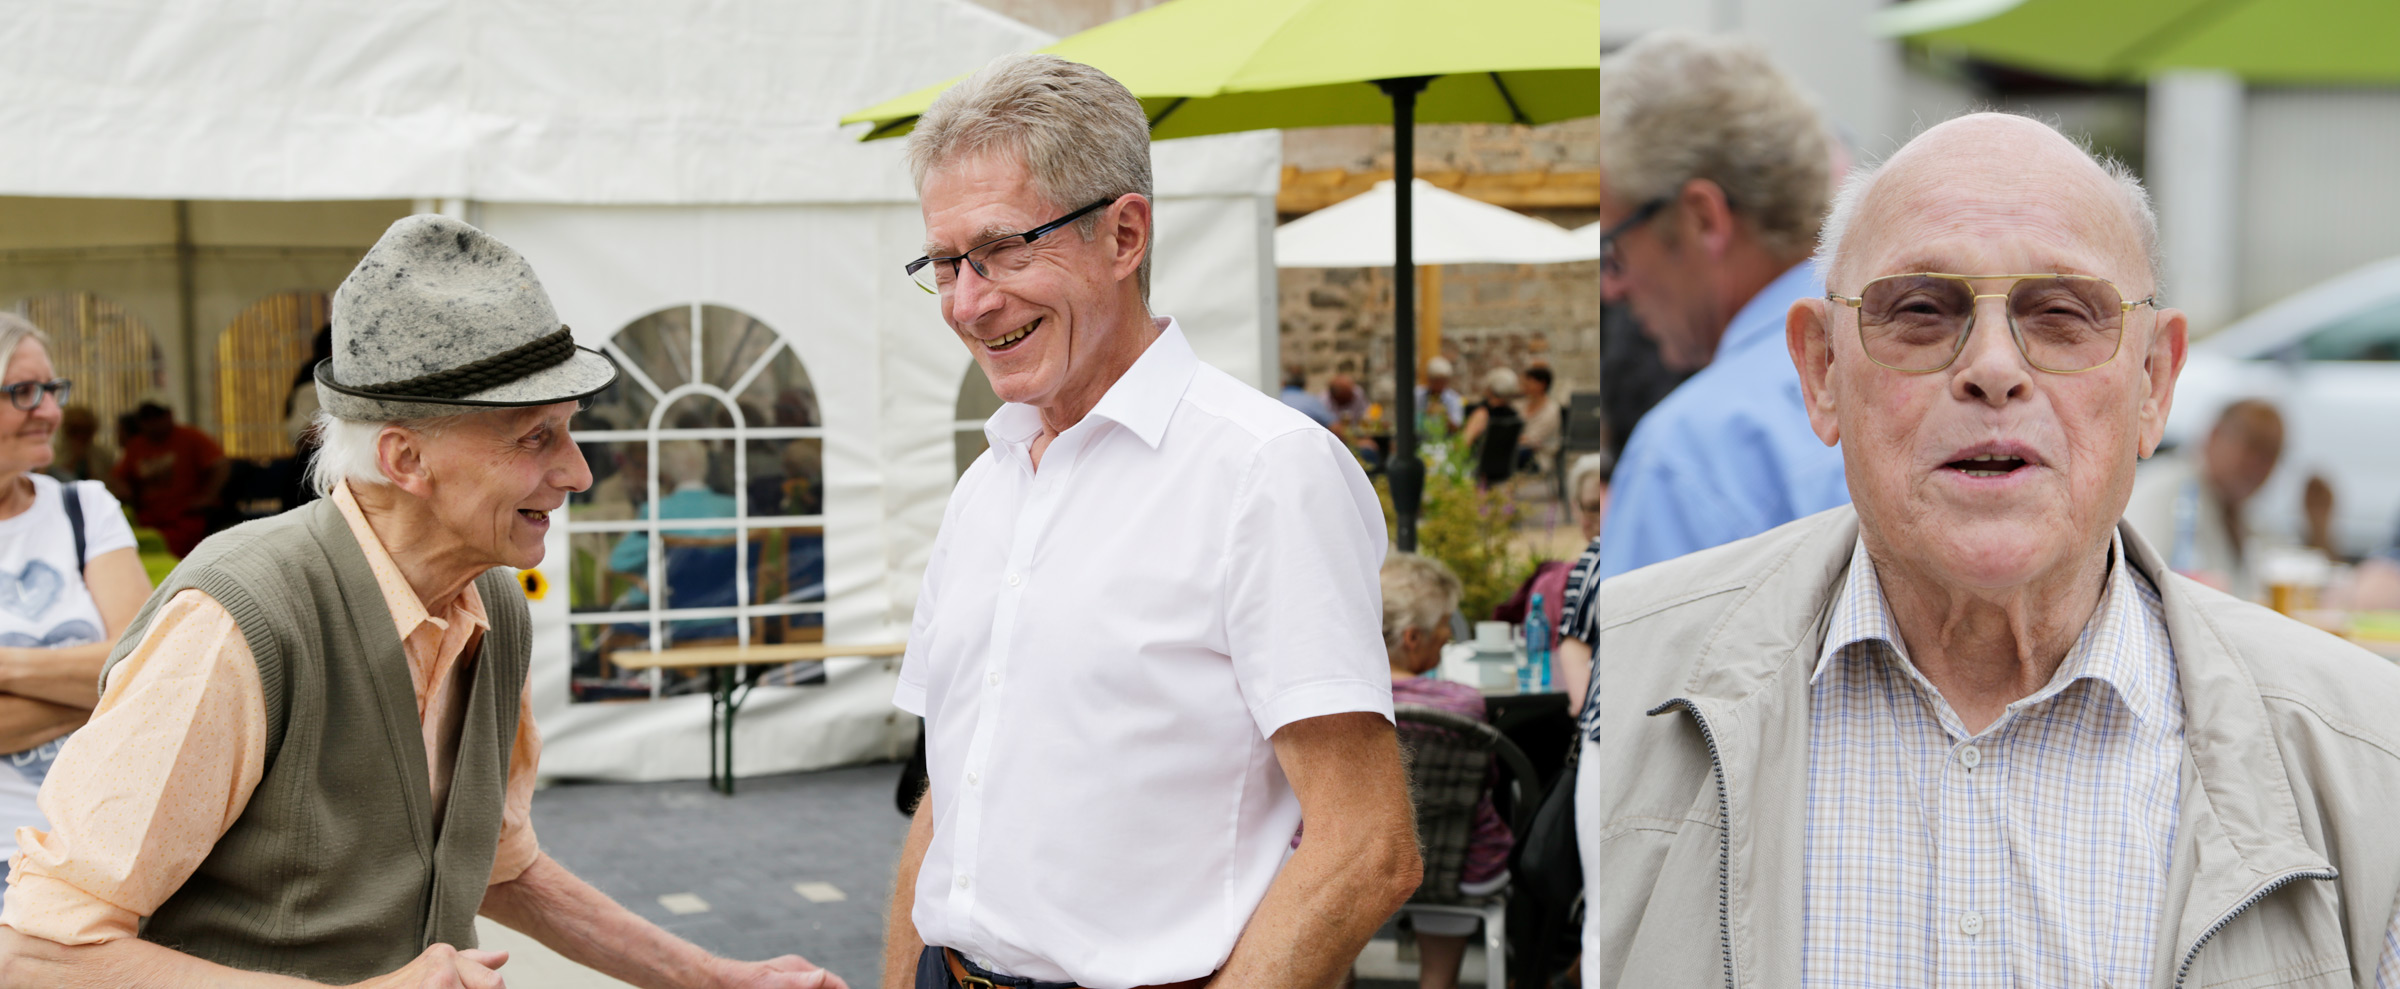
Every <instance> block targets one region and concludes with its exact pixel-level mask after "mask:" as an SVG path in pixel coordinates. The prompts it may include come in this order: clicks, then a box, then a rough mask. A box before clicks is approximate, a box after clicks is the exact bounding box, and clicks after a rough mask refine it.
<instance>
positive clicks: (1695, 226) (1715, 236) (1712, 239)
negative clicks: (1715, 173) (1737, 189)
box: [1675, 179, 1740, 259]
mask: <svg viewBox="0 0 2400 989" xmlns="http://www.w3.org/2000/svg"><path fill="white" fill-rule="evenodd" d="M1675 206H1676V210H1675V223H1676V224H1677V225H1678V226H1681V227H1682V228H1683V230H1682V231H1681V233H1682V234H1683V235H1684V236H1686V237H1690V238H1692V240H1693V242H1694V243H1696V244H1698V245H1699V246H1700V250H1701V251H1703V252H1705V256H1706V257H1709V258H1712V259H1716V258H1723V257H1724V256H1725V253H1726V252H1727V251H1729V250H1732V249H1733V241H1734V238H1735V237H1736V236H1738V235H1739V233H1740V231H1739V230H1737V229H1736V227H1737V226H1738V224H1739V221H1738V220H1737V219H1736V218H1735V217H1734V215H1733V203H1732V201H1731V200H1729V199H1727V198H1725V189H1724V187H1722V186H1719V185H1718V184H1716V183H1715V182H1712V181H1710V180H1708V179H1692V180H1689V181H1687V182H1685V183H1684V184H1683V189H1682V190H1681V191H1679V192H1677V193H1676V195H1675Z"/></svg>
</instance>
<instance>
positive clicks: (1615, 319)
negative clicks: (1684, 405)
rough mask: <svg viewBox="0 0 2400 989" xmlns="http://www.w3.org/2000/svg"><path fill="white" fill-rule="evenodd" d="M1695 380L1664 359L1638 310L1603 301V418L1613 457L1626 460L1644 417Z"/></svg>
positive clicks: (1601, 412)
mask: <svg viewBox="0 0 2400 989" xmlns="http://www.w3.org/2000/svg"><path fill="white" fill-rule="evenodd" d="M1691 376H1692V375H1691V372H1689V371H1676V370H1671V369H1669V368H1668V367H1667V365H1666V362H1665V361H1663V360H1660V359H1659V356H1658V341H1656V340H1652V339H1650V334H1649V332H1648V331H1646V330H1644V329H1642V324H1641V322H1640V321H1638V320H1636V319H1634V318H1633V310H1631V309H1629V308H1627V307H1625V306H1624V305H1622V304H1619V303H1613V302H1610V301H1608V300H1607V299H1606V298H1603V299H1602V300H1601V302H1600V418H1601V421H1602V422H1603V423H1604V424H1605V426H1606V429H1605V434H1604V436H1603V439H1605V440H1606V446H1605V449H1606V450H1607V451H1608V455H1609V456H1611V457H1614V458H1618V459H1623V458H1624V456H1625V444H1626V443H1628V442H1631V441H1632V439H1633V430H1634V427H1636V426H1639V425H1641V423H1642V417H1643V416H1646V415H1649V414H1650V410H1651V409H1653V408H1657V407H1658V403H1659V402H1661V401H1664V400H1665V399H1666V397H1667V396H1668V395H1669V394H1672V393H1673V392H1674V391H1675V388H1676V386H1678V385H1681V384H1683V382H1684V379H1687V378H1689V377H1691Z"/></svg>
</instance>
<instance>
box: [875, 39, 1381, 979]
mask: <svg viewBox="0 0 2400 989" xmlns="http://www.w3.org/2000/svg"><path fill="white" fill-rule="evenodd" d="M908 161H909V166H910V170H911V172H912V174H913V177H914V178H915V181H916V185H917V189H918V191H919V194H920V196H921V198H922V200H923V207H924V216H925V256H924V257H921V258H918V259H917V260H915V261H913V262H910V263H909V264H908V265H907V266H906V270H907V272H908V274H909V275H910V276H911V277H912V278H914V279H916V281H917V284H918V285H919V287H921V288H923V289H924V290H925V291H926V292H927V293H929V295H930V296H931V297H930V298H929V299H927V303H928V304H927V306H926V311H925V316H926V318H933V317H934V316H935V315H936V314H937V313H938V315H939V316H940V318H941V319H943V320H944V321H945V322H947V323H948V324H949V326H950V328H951V330H952V331H953V332H955V333H956V334H957V336H958V339H959V342H960V343H961V344H962V345H964V346H965V348H966V350H967V352H968V354H969V355H971V356H972V357H973V359H974V360H975V362H976V364H977V365H978V366H980V367H981V368H982V369H983V371H984V374H985V376H986V377H988V378H989V379H990V381H991V383H992V390H993V392H994V393H996V394H997V395H998V396H999V397H1000V398H1001V399H1002V400H1004V401H1005V402H1006V403H1007V404H1005V405H1003V406H1002V407H1001V409H1000V411H999V412H997V413H995V414H994V415H993V416H992V418H991V420H990V421H989V422H987V423H985V425H984V432H985V434H986V436H987V437H989V439H990V440H991V446H990V449H989V450H987V451H986V452H985V453H984V454H983V455H982V456H981V457H980V458H978V459H977V460H976V461H975V463H974V464H973V465H972V466H970V467H968V468H967V470H966V471H965V473H964V474H962V475H961V476H960V478H959V482H958V487H957V488H956V489H955V490H954V491H953V492H952V494H951V496H950V504H949V508H948V510H947V512H946V514H945V516H944V518H943V520H942V527H941V531H940V533H939V535H938V536H936V538H935V540H934V544H933V550H932V555H931V558H930V559H929V560H928V561H927V563H926V567H925V576H924V583H923V585H922V587H921V589H920V590H919V592H918V595H917V601H916V614H915V616H914V620H913V624H912V625H911V628H910V631H909V637H908V654H907V657H906V659H905V660H904V661H903V663H902V666H901V670H900V684H899V688H898V689H897V690H896V691H895V694H894V702H895V703H896V704H898V705H899V706H900V707H901V708H902V709H904V710H906V711H908V712H910V713H912V714H918V715H921V716H923V717H924V718H925V733H926V736H925V737H926V762H927V779H928V781H929V788H928V792H927V794H926V797H925V799H923V800H921V801H919V802H918V803H917V810H916V814H915V820H914V822H913V823H912V824H911V825H910V828H909V835H908V841H907V844H906V846H905V847H904V849H903V851H902V853H901V861H900V868H899V876H898V879H897V882H896V883H895V888H894V890H893V894H892V906H891V912H890V928H889V943H888V946H887V948H886V952H885V962H884V985H885V986H887V987H894V989H896V987H901V986H908V985H911V984H913V985H916V986H919V987H958V986H974V987H977V989H993V987H1012V989H1034V987H1039V989H1057V987H1063V986H1068V985H1075V986H1091V987H1094V989H1127V987H1133V986H1159V985H1177V986H1196V985H1199V984H1201V983H1203V982H1206V981H1208V980H1210V979H1211V978H1216V979H1221V980H1223V983H1224V984H1226V985H1263V984H1277V985H1296V986H1297V985H1309V986H1324V985H1332V984H1334V983H1336V982H1338V981H1339V980H1340V978H1341V977H1342V975H1343V973H1344V972H1346V971H1347V970H1348V968H1349V966H1350V963H1351V961H1352V960H1353V959H1355V958H1356V957H1357V955H1358V952H1359V950H1360V948H1362V947H1363V946H1364V945H1365V944H1366V941H1367V938H1368V937H1369V936H1370V935H1372V934H1373V933H1374V931H1375V929H1376V928H1377V927H1379V926H1380V925H1381V924H1382V923H1383V922H1384V920H1385V919H1386V918H1388V917H1390V916H1391V912H1392V910H1393V909H1394V908H1395V907H1397V906H1398V905H1399V904H1400V903H1401V902H1402V901H1404V900H1406V899H1407V898H1408V896H1409V895H1410V894H1411V893H1412V892H1414V891H1415V890H1416V887H1417V885H1418V879H1419V874H1420V866H1419V862H1418V856H1417V848H1416V842H1415V840H1414V836H1413V835H1412V833H1411V828H1410V825H1409V817H1410V807H1409V796H1408V787H1407V785H1406V782H1405V781H1404V780H1403V778H1402V774H1401V768H1400V753H1399V747H1398V744H1397V741H1396V738H1395V734H1394V730H1393V726H1392V722H1391V716H1392V695H1391V681H1390V674H1389V662H1388V659H1387V657H1386V655H1385V652H1384V649H1383V644H1382V643H1383V638H1382V605H1381V603H1380V585H1379V581H1378V576H1377V574H1378V570H1379V569H1380V567H1381V565H1382V562H1383V554H1384V543H1385V535H1384V526H1383V516H1382V512H1381V509H1380V507H1379V505H1378V503H1377V500H1376V496H1375V493H1374V490H1373V489H1372V488H1371V487H1369V486H1368V484H1367V479H1366V476H1365V474H1364V473H1363V472H1362V471H1361V470H1360V469H1359V467H1358V464H1357V461H1356V460H1354V459H1353V458H1352V457H1351V456H1350V454H1349V453H1348V451H1346V450H1344V449H1343V446H1342V442H1341V440H1340V439H1339V438H1338V437H1336V436H1335V435H1334V434H1333V433H1332V432H1330V431H1328V430H1326V429H1324V428H1322V427H1320V426H1318V425H1317V423H1315V422H1314V421H1311V420H1310V419H1309V418H1308V417H1307V416H1305V415H1302V414H1301V413H1300V412H1298V411H1295V410H1293V409H1292V408H1290V407H1289V406H1286V405H1284V404H1283V403H1282V402H1279V401H1277V400H1276V399H1275V398H1274V397H1273V396H1271V395H1267V394H1263V393H1261V392H1260V391H1259V390H1258V389H1256V388H1254V387H1252V386H1250V385H1248V384H1245V383H1243V382H1240V381H1238V380H1236V379H1234V378H1233V377H1231V376H1229V375H1227V374H1225V373H1224V372H1221V371H1218V370H1217V369H1215V368H1212V367H1209V366H1208V365H1206V364H1203V363H1201V362H1200V360H1199V359H1198V357H1196V356H1195V355H1194V354H1193V351H1192V346H1191V344H1190V343H1189V342H1188V341H1187V340H1186V339H1185V336H1184V332H1185V331H1184V329H1183V328H1182V327H1181V326H1180V325H1178V324H1177V322H1176V321H1175V320H1174V319H1172V318H1168V317H1161V316H1153V315H1152V314H1151V312H1150V309H1149V303H1148V291H1147V287H1148V280H1149V279H1148V270H1149V253H1150V246H1151V242H1152V241H1151V232H1152V216H1153V214H1152V201H1151V195H1150V135H1149V127H1148V124H1147V121H1146V120H1145V118H1144V117H1143V114H1142V108H1141V104H1140V102H1139V101H1137V100H1136V99H1135V98H1134V97H1133V94H1131V93H1129V92H1127V91H1126V89H1125V87H1124V86H1122V85H1120V84H1119V83H1118V82H1117V81H1116V80H1114V79H1111V78H1109V77H1108V76H1107V75H1105V74H1103V73H1101V72H1099V71H1098V70H1095V69H1093V68H1091V67H1089V66H1084V65H1077V64H1075V63H1072V62H1066V61H1062V60H1060V59H1058V58H1055V57H1052V56H1047V55H1014V56H1006V57H1003V58H1001V59H999V60H997V61H994V62H993V63H992V64H990V65H987V66H985V67H984V68H983V69H981V70H980V71H978V72H976V73H975V74H974V75H972V76H969V77H968V78H967V79H966V80H965V81H964V82H961V83H959V84H958V85H957V86H956V87H953V88H952V89H951V90H950V91H948V92H947V93H944V94H943V95H942V96H941V97H940V98H939V99H937V100H935V101H934V103H933V105H932V106H931V107H929V108H927V110H926V111H925V114H924V116H923V117H922V118H920V119H919V120H918V121H917V126H916V132H915V134H914V135H913V136H912V137H911V138H910V142H909V148H908ZM1195 332H1205V330H1204V329H1203V330H1195ZM1303 816H1305V817H1306V818H1307V820H1308V827H1307V831H1306V835H1305V836H1304V837H1302V838H1300V840H1299V841H1298V842H1297V844H1296V847H1295V842H1294V840H1293V839H1294V836H1295V835H1296V834H1298V833H1299V831H1300V819H1301V818H1302V817H1303Z"/></svg>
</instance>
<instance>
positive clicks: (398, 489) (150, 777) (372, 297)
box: [0, 216, 842, 989]
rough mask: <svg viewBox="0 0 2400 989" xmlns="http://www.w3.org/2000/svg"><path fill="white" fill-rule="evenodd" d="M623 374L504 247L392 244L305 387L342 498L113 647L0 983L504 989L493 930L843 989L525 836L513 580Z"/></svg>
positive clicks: (354, 294)
mask: <svg viewBox="0 0 2400 989" xmlns="http://www.w3.org/2000/svg"><path fill="white" fill-rule="evenodd" d="M615 377H616V368H615V367H614V365H612V364H611V363H610V362H609V360H608V359H607V358H606V357H604V356H602V355H600V354H598V353H594V352H592V351H587V350H581V349H578V348H577V347H576V346H575V344H574V340H573V338H572V337H571V336H570V335H569V333H568V331H567V329H566V327H564V326H562V325H560V324H559V320H558V315H557V313H556V312H555V311H554V310H553V309H552V308H551V304H550V299H549V296H548V295H547V294H546V293H545V292H544V291H543V289H542V285H541V282H540V281H539V280H538V279H536V278H535V277H534V273H533V269H532V268H531V267H530V266H528V265H527V264H526V263H525V260H524V259H523V258H522V257H519V256H518V255H517V253H516V252H515V251H513V250H511V249H509V247H508V246H507V245H505V244H502V243H500V242H499V241H497V240H494V239H492V238H491V237H489V236H487V235H485V234H484V233H483V232H482V231H480V230H477V229H475V228H474V227H471V226H468V225H466V224H464V223H460V222H458V221H456V220H451V219H447V218H445V217H440V216H412V217H409V218H407V219H404V220H401V221H400V222H398V223H396V224H394V225H393V226H392V228H391V230H390V231H388V232H387V233H385V234H384V236H383V239H382V240H381V241H380V242H378V243H377V244H376V245H375V247H374V249H373V250H371V251H369V252H368V254H367V256H366V258H365V259H364V260H362V261H360V262H359V265H358V268H357V269H356V270H354V271H352V272H351V273H350V277H349V278H348V279H346V280H345V281H343V283H342V286H341V289H340V291H339V292H338V293H336V295H335V296H334V303H333V356H332V357H331V358H330V359H328V360H326V361H324V362H323V363H321V364H319V365H318V366H317V368H316V381H317V394H318V399H319V402H320V404H321V406H322V409H321V411H320V412H319V413H318V418H317V423H318V428H319V429H320V430H321V431H322V435H323V444H324V445H323V447H322V450H321V451H320V453H319V455H318V457H317V460H316V462H315V464H314V466H313V467H312V472H313V473H312V477H311V479H310V480H311V482H312V483H313V484H314V485H315V486H316V487H317V489H318V490H319V491H320V492H322V493H324V494H325V495H326V496H327V497H325V498H322V499H319V500H317V501H314V502H311V503H310V504H308V505H305V506H303V507H300V508H296V509H293V510H292V511H289V512H286V513H284V514H282V515H278V516H276V517H274V518H271V519H263V520H260V521H257V522H252V523H249V524H247V525H243V526H240V527H238V528H235V529H232V530H229V531H227V532H224V533H221V534H219V535H217V536H215V537H213V538H211V539H209V540H208V541H206V542H204V543H202V544H201V545H200V547H199V548H198V549H197V550H195V551H194V552H193V553H192V555H191V556H189V557H187V558H185V559H184V561H183V563H182V564H181V565H180V566H178V567H176V569H175V572H174V573H172V574H169V575H168V577H167V579H166V581H165V582H164V583H163V584H162V585H160V587H159V589H158V591H157V593H155V594H153V595H152V596H151V598H150V601H149V603H148V604H147V605H145V606H144V607H143V608H142V611H141V613H140V614H139V615H137V616H136V617H135V619H134V622H133V625H132V626H131V627H130V628H129V629H128V630H127V631H126V633H125V636H124V638H122V639H121V640H119V641H118V643H117V647H116V650H115V652H114V653H113V654H112V655H111V656H110V657H109V660H108V664H107V666H106V667H104V668H103V672H102V673H101V688H100V689H101V695H100V703H99V706H98V707H97V708H96V709H94V711H93V716H92V721H91V724H90V725H89V726H88V727H86V728H85V729H84V730H83V731H82V732H80V733H78V734H77V736H76V741H75V743H74V744H72V745H70V746H68V748H67V750H66V751H65V752H64V753H63V754H61V755H60V757H59V760H58V763H57V765H56V767H55V768H53V769H52V770H51V772H50V775H49V779H48V781H47V782H46V784H45V785H44V788H43V790H42V794H41V797H40V803H41V807H42V809H43V811H44V813H45V815H46V817H47V818H48V820H49V822H50V824H51V827H50V829H49V830H48V831H42V830H39V829H35V828H24V829H21V830H20V831H19V832H18V835H17V839H18V845H19V851H18V852H17V854H16V857H15V858H14V859H13V860H12V861H11V862H10V863H9V867H10V874H9V877H8V879H9V889H8V896H7V901H6V906H5V908H4V909H0V985H9V986H16V985H25V986H59V985H105V986H189V985H200V984H206V985H212V986H292V985H310V984H323V983H331V984H357V985H372V986H394V987H398V986H411V987H413V986H460V987H497V986H499V985H501V979H500V976H499V974H498V973H497V972H496V971H495V970H496V969H498V968H500V966H501V965H502V963H504V962H506V961H507V955H506V953H505V952H496V951H478V950H475V944H476V940H475V916H476V914H478V913H480V914H482V915H484V916H487V917H490V918H492V919H494V920H497V921H499V922H500V923H503V924H506V925H508V926H510V927H513V928H516V929H517V930H520V931H524V932H525V933H527V934H530V935H532V936H533V937H534V938H536V939H537V940H539V941H541V942H542V943H544V944H546V945H549V946H550V947H552V948H554V949H556V950H558V951H559V952H560V953H562V954H564V955H566V956H567V957H568V958H571V959H573V960H575V961H578V962H581V963H583V964H585V965H588V966H590V967H592V968H595V969H599V970H600V971H603V972H606V973H608V974H610V975H613V976H615V977H617V978H619V979H623V980H625V981H627V982H631V983H634V984H636V985H642V986H662V987H663V986H692V987H700V986H710V987H715V986H724V987H755V989H770V987H784V989H823V987H831V989H840V987H841V986H842V982H841V980H840V979H838V978H836V977H834V976H833V975H832V974H831V973H829V972H826V971H824V970H823V969H820V968H818V967H816V966H815V965H812V964H810V963H808V962H807V961H805V960H803V959H801V958H799V957H797V956H785V957H782V958H778V959H775V960H772V961H767V962H734V961H729V960H726V959H720V958H715V957H712V956H710V955H709V954H708V953H706V952H704V951H701V950H700V949H699V948H696V947H694V946H693V945H691V944H689V943H687V942H685V941H682V940H680V939H678V938H676V937H675V936H673V935H671V934H668V933H667V932H665V931H663V930H661V929H659V928H658V927H657V926H656V925H653V924H651V923H650V922H648V921H645V920H643V919H641V918H640V917H637V916H635V915H634V914H633V913H631V912H630V911H627V910H626V909H625V908H623V907H621V906H618V905H617V904H616V903H614V902H612V901H610V900H609V899H608V897H607V896H605V895H603V894H602V893H600V892H599V891H598V890H595V889H593V888H592V887H591V886H590V885H588V884H586V883H585V882H583V881H582V880H580V879H577V878H575V876H574V875H572V874H570V873H569V872H568V871H567V870H566V869H565V867H563V866H561V865H559V864H558V863H557V862H556V861H553V860H552V859H551V858H550V857H549V856H547V855H545V854H543V853H542V851H541V848H540V846H539V845H538V844H537V843H536V841H535V839H534V833H533V825H532V821H531V805H532V794H533V783H534V770H535V768H536V766H537V764H538V762H539V756H540V750H541V742H540V736H539V735H538V733H536V731H535V730H534V724H533V716H532V711H531V708H530V706H529V705H528V703H527V701H526V696H525V680H526V670H527V666H528V659H529V655H530V636H531V632H530V630H529V628H528V625H529V623H528V620H527V614H526V605H525V599H524V596H523V595H522V593H520V591H519V590H518V588H517V583H516V581H515V579H514V577H513V571H512V569H511V568H517V569H522V568H525V567H531V566H533V565H535V564H537V563H540V562H541V560H542V551H543V538H544V536H545V535H547V533H548V531H549V526H550V518H549V516H550V513H551V512H552V511H554V510H556V509H557V508H558V507H559V506H560V505H562V504H564V503H565V501H566V499H567V495H568V494H569V493H570V492H574V491H580V490H583V489H584V488H585V487H586V486H588V485H590V484H591V481H592V475H591V472H590V470H589V469H587V468H586V467H585V465H584V461H583V455H582V453H581V452H580V451H578V449H577V448H576V446H575V444H574V442H573V441H572V440H571V439H570V438H569V436H568V433H567V425H568V420H569V418H570V417H571V416H573V415H574V413H575V411H576V408H577V405H578V401H579V400H580V399H582V398H584V397H585V396H588V395H591V394H592V393H594V392H596V391H599V390H600V389H602V388H604V387H606V386H607V385H608V384H609V383H610V382H611V381H613V380H614V379H615ZM362 980H363V981H362Z"/></svg>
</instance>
